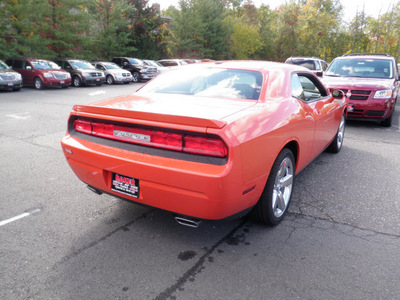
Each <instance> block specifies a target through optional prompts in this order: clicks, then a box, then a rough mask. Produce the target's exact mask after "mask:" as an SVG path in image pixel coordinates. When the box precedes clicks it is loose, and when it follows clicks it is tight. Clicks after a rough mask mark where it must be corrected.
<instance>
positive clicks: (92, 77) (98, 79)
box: [54, 58, 106, 86]
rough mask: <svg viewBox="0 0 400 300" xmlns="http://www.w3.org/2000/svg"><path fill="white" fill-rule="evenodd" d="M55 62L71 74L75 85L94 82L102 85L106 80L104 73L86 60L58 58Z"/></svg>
mask: <svg viewBox="0 0 400 300" xmlns="http://www.w3.org/2000/svg"><path fill="white" fill-rule="evenodd" d="M54 62H55V63H57V64H58V65H59V66H60V67H61V68H62V69H63V70H65V71H68V72H69V73H70V74H71V77H72V85H73V86H82V85H93V84H95V85H98V86H100V85H102V84H103V83H104V82H105V81H106V77H105V75H104V73H103V72H102V71H100V70H97V69H96V68H95V67H94V66H93V65H92V64H91V63H89V62H88V61H86V60H80V59H66V58H56V59H54Z"/></svg>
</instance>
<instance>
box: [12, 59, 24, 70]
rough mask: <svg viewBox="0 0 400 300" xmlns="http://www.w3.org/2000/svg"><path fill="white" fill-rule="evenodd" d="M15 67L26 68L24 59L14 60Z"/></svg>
mask: <svg viewBox="0 0 400 300" xmlns="http://www.w3.org/2000/svg"><path fill="white" fill-rule="evenodd" d="M14 68H15V69H24V61H23V60H14Z"/></svg>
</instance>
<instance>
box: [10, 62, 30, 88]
mask: <svg viewBox="0 0 400 300" xmlns="http://www.w3.org/2000/svg"><path fill="white" fill-rule="evenodd" d="M27 66H30V68H31V69H29V68H27ZM13 69H14V70H15V71H17V72H19V73H20V74H21V75H22V79H23V81H24V85H32V84H33V79H32V66H31V65H30V64H29V63H28V62H26V61H25V60H21V59H15V60H14V62H13Z"/></svg>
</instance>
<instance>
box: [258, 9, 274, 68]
mask: <svg viewBox="0 0 400 300" xmlns="http://www.w3.org/2000/svg"><path fill="white" fill-rule="evenodd" d="M277 18H278V14H277V13H276V12H275V11H273V10H271V9H270V7H269V6H266V5H262V6H261V7H260V8H259V9H258V30H259V35H260V41H261V47H260V48H259V49H258V50H257V53H256V54H255V58H257V59H260V60H275V59H277V52H276V47H275V43H274V40H275V39H276V23H277Z"/></svg>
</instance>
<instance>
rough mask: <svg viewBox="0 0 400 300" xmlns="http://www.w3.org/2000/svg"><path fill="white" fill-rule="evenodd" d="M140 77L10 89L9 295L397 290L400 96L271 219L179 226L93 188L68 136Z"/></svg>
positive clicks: (1, 150)
mask: <svg viewBox="0 0 400 300" xmlns="http://www.w3.org/2000/svg"><path fill="white" fill-rule="evenodd" d="M139 86H140V84H129V85H113V86H109V85H103V86H102V87H82V88H68V89H46V90H40V91H37V90H34V89H30V88H23V89H22V90H21V91H20V92H3V91H0V120H1V122H2V124H1V128H0V169H1V172H0V190H1V194H0V195H1V196H0V200H1V201H0V203H1V205H0V240H1V244H0V266H1V268H0V299H374V300H375V299H400V286H399V278H400V254H399V249H400V216H399V215H400V185H399V178H400V154H399V153H400V128H399V124H400V104H399V103H398V106H397V108H396V111H395V115H394V119H393V126H392V127H390V128H385V127H381V126H380V125H379V124H377V123H373V122H354V121H353V122H348V124H347V127H346V133H345V140H344V145H343V149H342V151H341V152H340V153H339V154H337V155H332V154H329V153H322V154H321V155H320V156H319V157H318V158H317V159H316V160H315V161H314V162H313V163H312V164H310V165H309V166H308V167H307V168H306V169H304V170H303V171H302V172H301V173H300V174H299V175H298V176H297V177H296V183H295V188H294V194H293V198H292V205H291V207H290V210H289V212H290V213H289V215H288V216H287V217H286V218H285V220H284V221H283V222H282V223H281V224H280V225H278V226H277V227H274V228H269V227H264V226H261V225H258V224H256V223H253V222H252V221H251V220H248V219H246V218H243V219H238V220H232V221H220V222H204V223H203V224H202V226H200V227H199V228H198V229H193V228H189V227H184V226H181V225H178V224H177V223H176V222H175V221H174V219H173V217H172V215H171V214H170V213H168V212H164V211H160V210H157V209H151V208H147V207H143V206H138V205H134V204H131V203H128V202H125V201H121V200H118V199H115V198H112V197H110V196H106V195H102V196H98V195H96V194H94V193H92V192H90V191H89V190H88V189H87V188H86V187H85V185H84V184H83V183H82V182H80V181H79V180H78V179H77V178H76V176H75V175H74V174H73V172H72V171H71V169H70V168H69V166H68V165H67V162H66V161H65V159H64V156H63V153H62V151H61V147H60V139H61V138H62V136H63V135H64V134H65V131H66V125H67V118H68V114H69V112H70V110H71V108H72V106H73V105H74V104H85V103H90V102H94V101H96V100H101V99H105V98H109V97H114V96H117V95H120V94H129V93H131V92H133V91H134V90H135V89H136V88H138V87H139Z"/></svg>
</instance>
